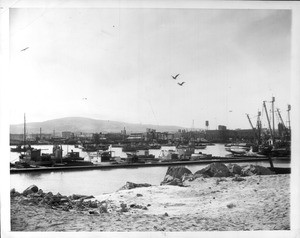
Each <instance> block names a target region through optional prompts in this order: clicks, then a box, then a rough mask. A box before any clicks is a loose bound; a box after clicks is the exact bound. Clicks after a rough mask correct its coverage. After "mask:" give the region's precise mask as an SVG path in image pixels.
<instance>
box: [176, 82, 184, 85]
mask: <svg viewBox="0 0 300 238" xmlns="http://www.w3.org/2000/svg"><path fill="white" fill-rule="evenodd" d="M184 83H185V82H182V83H177V84H178V85H180V86H182V85H183V84H184Z"/></svg>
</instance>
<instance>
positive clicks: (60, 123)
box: [10, 117, 184, 134]
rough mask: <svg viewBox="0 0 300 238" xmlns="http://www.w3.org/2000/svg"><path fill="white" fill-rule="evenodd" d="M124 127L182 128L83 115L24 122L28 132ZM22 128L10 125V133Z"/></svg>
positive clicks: (139, 129) (136, 129) (142, 129)
mask: <svg viewBox="0 0 300 238" xmlns="http://www.w3.org/2000/svg"><path fill="white" fill-rule="evenodd" d="M124 127H125V129H126V131H127V132H145V131H146V128H152V129H156V130H157V131H161V132H162V131H169V132H174V131H178V129H184V128H183V127H179V126H155V125H150V124H134V123H125V122H118V121H107V120H96V119H90V118H83V117H65V118H59V119H54V120H49V121H44V122H29V123H26V128H27V132H28V133H39V132H40V128H42V133H53V130H55V133H61V132H62V131H71V132H86V133H96V132H121V130H123V128H124ZM23 130H24V125H23V124H17V125H10V133H12V134H22V133H23Z"/></svg>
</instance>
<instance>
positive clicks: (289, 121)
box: [287, 104, 291, 135]
mask: <svg viewBox="0 0 300 238" xmlns="http://www.w3.org/2000/svg"><path fill="white" fill-rule="evenodd" d="M290 110H291V105H290V104H288V110H287V112H288V125H289V134H290V135H291V118H290Z"/></svg>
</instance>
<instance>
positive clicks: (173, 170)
mask: <svg viewBox="0 0 300 238" xmlns="http://www.w3.org/2000/svg"><path fill="white" fill-rule="evenodd" d="M184 175H185V176H188V175H192V172H191V171H190V170H189V169H187V168H185V167H184V166H170V167H168V170H167V173H166V176H172V177H173V178H177V179H180V180H181V179H182V177H183V176H184ZM166 176H165V178H166Z"/></svg>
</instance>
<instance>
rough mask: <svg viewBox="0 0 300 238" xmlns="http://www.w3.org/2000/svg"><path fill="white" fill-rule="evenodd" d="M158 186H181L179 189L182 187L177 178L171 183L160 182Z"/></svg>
mask: <svg viewBox="0 0 300 238" xmlns="http://www.w3.org/2000/svg"><path fill="white" fill-rule="evenodd" d="M160 185H174V186H181V187H183V186H184V185H183V183H182V181H181V180H180V179H178V178H174V179H173V180H172V181H169V182H164V181H163V182H161V184H160Z"/></svg>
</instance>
